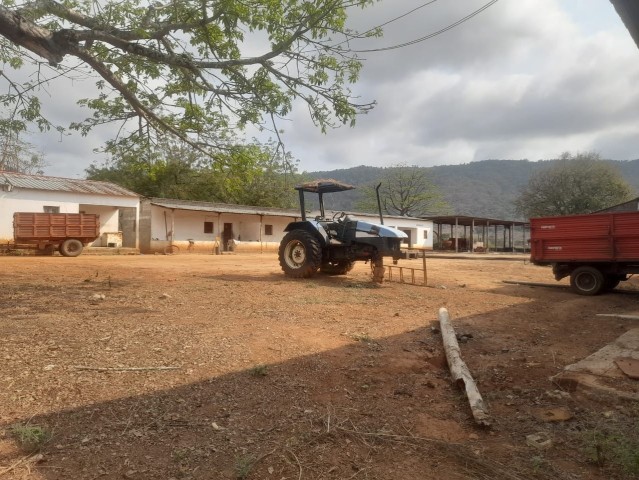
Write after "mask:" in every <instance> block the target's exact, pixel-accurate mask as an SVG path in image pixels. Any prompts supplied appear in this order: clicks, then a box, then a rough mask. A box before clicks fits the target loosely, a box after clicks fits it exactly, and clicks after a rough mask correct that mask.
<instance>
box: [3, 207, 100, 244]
mask: <svg viewBox="0 0 639 480" xmlns="http://www.w3.org/2000/svg"><path fill="white" fill-rule="evenodd" d="M99 236H100V216H99V215H95V214H86V213H28V212H16V213H14V215H13V237H14V240H15V241H16V243H20V242H32V241H44V240H52V241H60V240H64V239H67V238H76V239H79V240H82V241H84V242H91V241H93V240H95V239H96V238H98V237H99Z"/></svg>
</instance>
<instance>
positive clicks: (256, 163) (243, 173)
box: [86, 139, 298, 208]
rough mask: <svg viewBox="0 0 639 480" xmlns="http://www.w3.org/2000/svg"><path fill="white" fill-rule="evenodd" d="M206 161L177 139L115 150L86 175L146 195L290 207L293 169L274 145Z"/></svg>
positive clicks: (254, 146)
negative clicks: (110, 156)
mask: <svg viewBox="0 0 639 480" xmlns="http://www.w3.org/2000/svg"><path fill="white" fill-rule="evenodd" d="M217 157H218V158H215V159H213V160H212V159H211V158H209V157H208V156H204V155H202V154H201V153H199V152H197V151H194V150H193V149H190V148H188V146H184V145H183V144H181V143H176V142H171V141H169V140H166V139H165V140H162V141H161V143H160V144H159V145H158V146H157V148H155V149H153V150H149V149H147V148H140V149H133V150H130V151H126V152H121V153H120V155H119V156H117V157H115V158H112V159H111V160H110V161H109V162H107V163H106V164H105V165H102V166H98V165H91V166H90V167H89V168H88V169H87V170H86V173H87V178H89V179H91V180H103V181H109V182H113V183H117V184H118V185H121V186H123V187H125V188H128V189H129V190H132V191H134V192H136V193H139V194H140V195H143V196H146V197H164V198H176V199H181V200H199V201H208V202H222V203H234V204H242V205H259V206H264V207H281V208H287V207H292V206H294V204H295V199H296V196H295V191H294V189H293V185H294V184H295V182H296V181H297V178H298V176H297V173H296V171H297V169H296V166H295V163H294V162H293V161H292V160H291V159H290V158H282V156H281V152H280V151H279V150H278V149H277V148H276V146H275V145H272V144H269V145H260V144H257V143H256V144H252V145H236V146H233V147H230V148H229V149H227V150H226V151H225V152H223V153H218V154H217Z"/></svg>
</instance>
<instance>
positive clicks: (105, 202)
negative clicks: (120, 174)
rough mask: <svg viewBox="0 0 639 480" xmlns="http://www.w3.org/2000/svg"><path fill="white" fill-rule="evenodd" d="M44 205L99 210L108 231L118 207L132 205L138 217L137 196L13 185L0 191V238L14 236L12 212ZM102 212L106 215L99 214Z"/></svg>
mask: <svg viewBox="0 0 639 480" xmlns="http://www.w3.org/2000/svg"><path fill="white" fill-rule="evenodd" d="M45 205H46V206H53V207H60V213H79V212H80V210H82V211H84V212H86V213H99V214H100V224H101V225H102V228H101V231H105V230H104V229H105V228H109V229H110V230H109V231H117V230H118V215H117V213H118V208H117V207H132V208H135V209H136V212H137V213H136V218H138V219H139V209H140V207H139V199H138V197H122V196H115V195H93V194H83V193H73V192H57V191H51V190H30V189H24V188H14V189H13V190H12V191H11V192H4V191H2V192H0V241H5V242H6V241H12V240H13V214H14V213H15V212H43V211H44V209H43V207H44V206H45ZM80 205H82V207H80ZM92 209H97V210H99V211H93V210H92ZM103 213H104V215H105V218H102V214H103ZM114 225H115V226H114Z"/></svg>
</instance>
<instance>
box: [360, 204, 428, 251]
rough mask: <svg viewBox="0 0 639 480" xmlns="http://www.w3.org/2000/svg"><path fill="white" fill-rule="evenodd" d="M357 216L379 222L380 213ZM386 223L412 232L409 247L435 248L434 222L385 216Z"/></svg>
mask: <svg viewBox="0 0 639 480" xmlns="http://www.w3.org/2000/svg"><path fill="white" fill-rule="evenodd" d="M355 218H361V219H366V220H367V221H369V222H375V223H379V216H378V215H366V214H359V213H358V214H356V215H355ZM384 225H387V226H389V227H393V228H397V229H399V230H402V231H405V232H406V233H409V232H410V240H411V242H410V245H407V244H405V245H404V246H405V247H408V248H420V249H421V248H423V249H425V250H432V249H433V222H431V221H430V220H422V219H419V218H397V217H384Z"/></svg>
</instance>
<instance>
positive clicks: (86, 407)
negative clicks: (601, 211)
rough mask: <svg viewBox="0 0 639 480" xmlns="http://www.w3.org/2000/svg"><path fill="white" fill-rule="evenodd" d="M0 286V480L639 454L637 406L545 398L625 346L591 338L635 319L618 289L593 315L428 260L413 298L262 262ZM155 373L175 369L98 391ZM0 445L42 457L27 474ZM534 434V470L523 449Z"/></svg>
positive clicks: (505, 473) (595, 470)
mask: <svg viewBox="0 0 639 480" xmlns="http://www.w3.org/2000/svg"><path fill="white" fill-rule="evenodd" d="M404 265H409V266H415V267H418V268H419V267H420V266H421V261H419V260H412V261H407V262H405V263H404ZM0 266H1V268H2V271H3V272H4V275H2V277H0V318H1V320H0V359H2V360H3V365H4V368H3V369H2V372H1V374H0V477H3V480H4V478H6V479H45V480H53V479H98V478H101V479H122V478H128V479H176V480H177V479H193V480H195V479H233V478H246V479H274V480H282V479H350V478H354V479H358V480H359V479H388V480H391V479H393V480H409V479H411V480H412V479H417V478H419V479H448V478H451V479H456V478H486V479H495V478H575V479H595V478H633V477H632V475H633V474H635V473H633V471H632V470H631V469H629V467H628V464H627V463H624V462H623V459H622V460H620V459H619V458H617V456H618V455H617V453H618V450H617V449H615V448H613V447H614V445H613V446H610V444H609V443H606V441H608V440H610V439H611V438H629V439H632V435H635V437H634V438H639V432H638V431H637V428H638V427H637V423H638V419H637V417H639V407H637V405H636V403H634V404H633V403H630V402H622V401H619V400H617V399H615V398H610V397H608V398H606V397H595V396H592V395H588V396H586V395H585V394H584V393H581V392H580V391H576V392H562V391H561V390H560V389H559V387H558V386H556V385H554V384H553V383H552V382H551V381H550V380H549V378H550V377H551V376H552V375H554V374H556V373H558V372H560V371H561V370H562V369H563V367H564V366H566V365H567V364H570V363H573V362H574V361H576V360H579V359H581V358H583V357H585V356H587V355H589V354H590V353H592V352H594V351H596V350H597V349H599V348H601V347H602V346H604V345H605V344H606V343H607V342H609V341H611V340H613V339H614V338H616V337H617V336H619V335H621V334H622V333H624V332H625V331H627V330H628V329H630V328H633V327H636V326H637V322H636V321H633V320H628V319H625V320H623V319H615V318H606V317H597V316H596V313H629V312H633V311H638V310H639V288H638V287H637V284H636V283H634V281H633V280H631V281H629V282H624V284H623V285H622V286H621V287H620V290H621V291H620V292H615V293H611V294H607V295H602V296H599V297H593V298H588V297H581V296H577V295H574V294H572V293H571V292H569V291H568V290H566V289H561V288H543V287H536V288H531V287H525V286H517V285H507V284H503V283H502V282H501V281H502V280H528V281H535V282H547V283H554V280H553V279H552V274H551V272H550V270H549V269H548V268H543V267H535V266H532V265H530V264H528V263H526V262H524V259H523V257H522V258H521V259H519V260H512V261H493V260H463V259H443V258H437V259H429V260H428V284H429V286H428V287H421V286H412V285H401V284H398V283H388V282H387V283H385V284H383V285H382V286H377V285H374V284H372V283H371V282H370V280H369V275H370V270H369V267H368V265H363V264H358V265H357V266H356V268H355V269H354V270H353V272H351V273H349V274H348V275H347V276H339V277H326V276H317V277H315V278H313V279H309V280H292V279H289V278H287V277H285V276H284V275H283V274H282V272H281V271H280V268H279V266H278V265H277V259H276V258H275V256H274V255H273V254H264V255H258V254H253V255H239V254H238V255H223V256H212V255H178V256H112V257H107V256H104V257H98V256H80V257H78V258H61V257H0ZM440 307H447V308H448V309H449V312H450V315H451V319H452V321H453V325H454V326H455V328H456V331H457V332H458V333H460V334H470V335H472V337H471V338H469V340H468V342H466V343H463V344H461V349H462V355H463V357H464V359H465V361H466V363H467V364H468V366H469V368H470V370H471V372H472V373H473V375H474V377H475V379H476V380H477V381H478V386H479V389H480V391H481V392H482V394H483V396H484V399H485V400H486V403H487V405H488V407H489V413H490V414H491V416H492V418H493V427H492V428H491V429H478V428H476V427H475V426H474V424H473V421H472V416H471V415H470V410H469V408H468V404H467V401H466V400H465V398H464V396H463V393H462V392H460V391H459V390H458V389H457V388H456V387H454V386H453V385H451V383H450V376H449V372H448V370H447V367H446V361H445V358H444V355H443V350H442V346H441V337H440V335H439V334H437V333H435V332H433V331H431V322H433V321H435V320H436V319H437V311H438V309H439V308H440ZM78 367H88V368H91V369H88V370H87V369H81V368H78ZM155 367H176V368H175V369H168V370H142V371H133V370H119V371H116V370H113V369H116V368H122V369H131V368H155ZM99 368H103V369H111V370H108V371H99V370H92V369H99ZM556 412H560V413H561V415H559V416H560V419H561V420H560V421H555V422H549V421H547V420H548V418H545V417H544V416H546V417H548V416H554V415H555V413H556ZM566 417H570V418H566ZM16 425H21V426H25V425H26V426H30V427H31V426H40V427H43V428H44V429H45V430H46V432H48V434H50V435H51V438H50V439H48V440H47V441H45V442H43V443H42V445H40V451H39V454H38V455H30V454H29V452H27V451H25V449H24V445H22V446H21V445H20V442H19V441H18V439H17V436H16V429H15V426H16ZM538 432H543V433H544V434H546V435H548V436H549V437H550V438H551V439H552V446H551V447H550V448H549V449H546V450H538V449H536V448H535V447H531V446H529V445H527V443H526V436H527V435H529V434H534V433H538ZM602 438H603V439H604V440H605V439H608V440H605V441H604V440H602ZM610 441H612V440H610ZM632 448H635V449H637V448H639V447H637V446H636V445H635V446H634V447H632V446H630V447H628V448H626V450H625V452H626V453H627V452H628V451H629V452H630V453H631V454H632V452H635V454H637V455H638V457H639V450H632ZM597 451H599V455H597ZM635 472H636V471H635Z"/></svg>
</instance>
